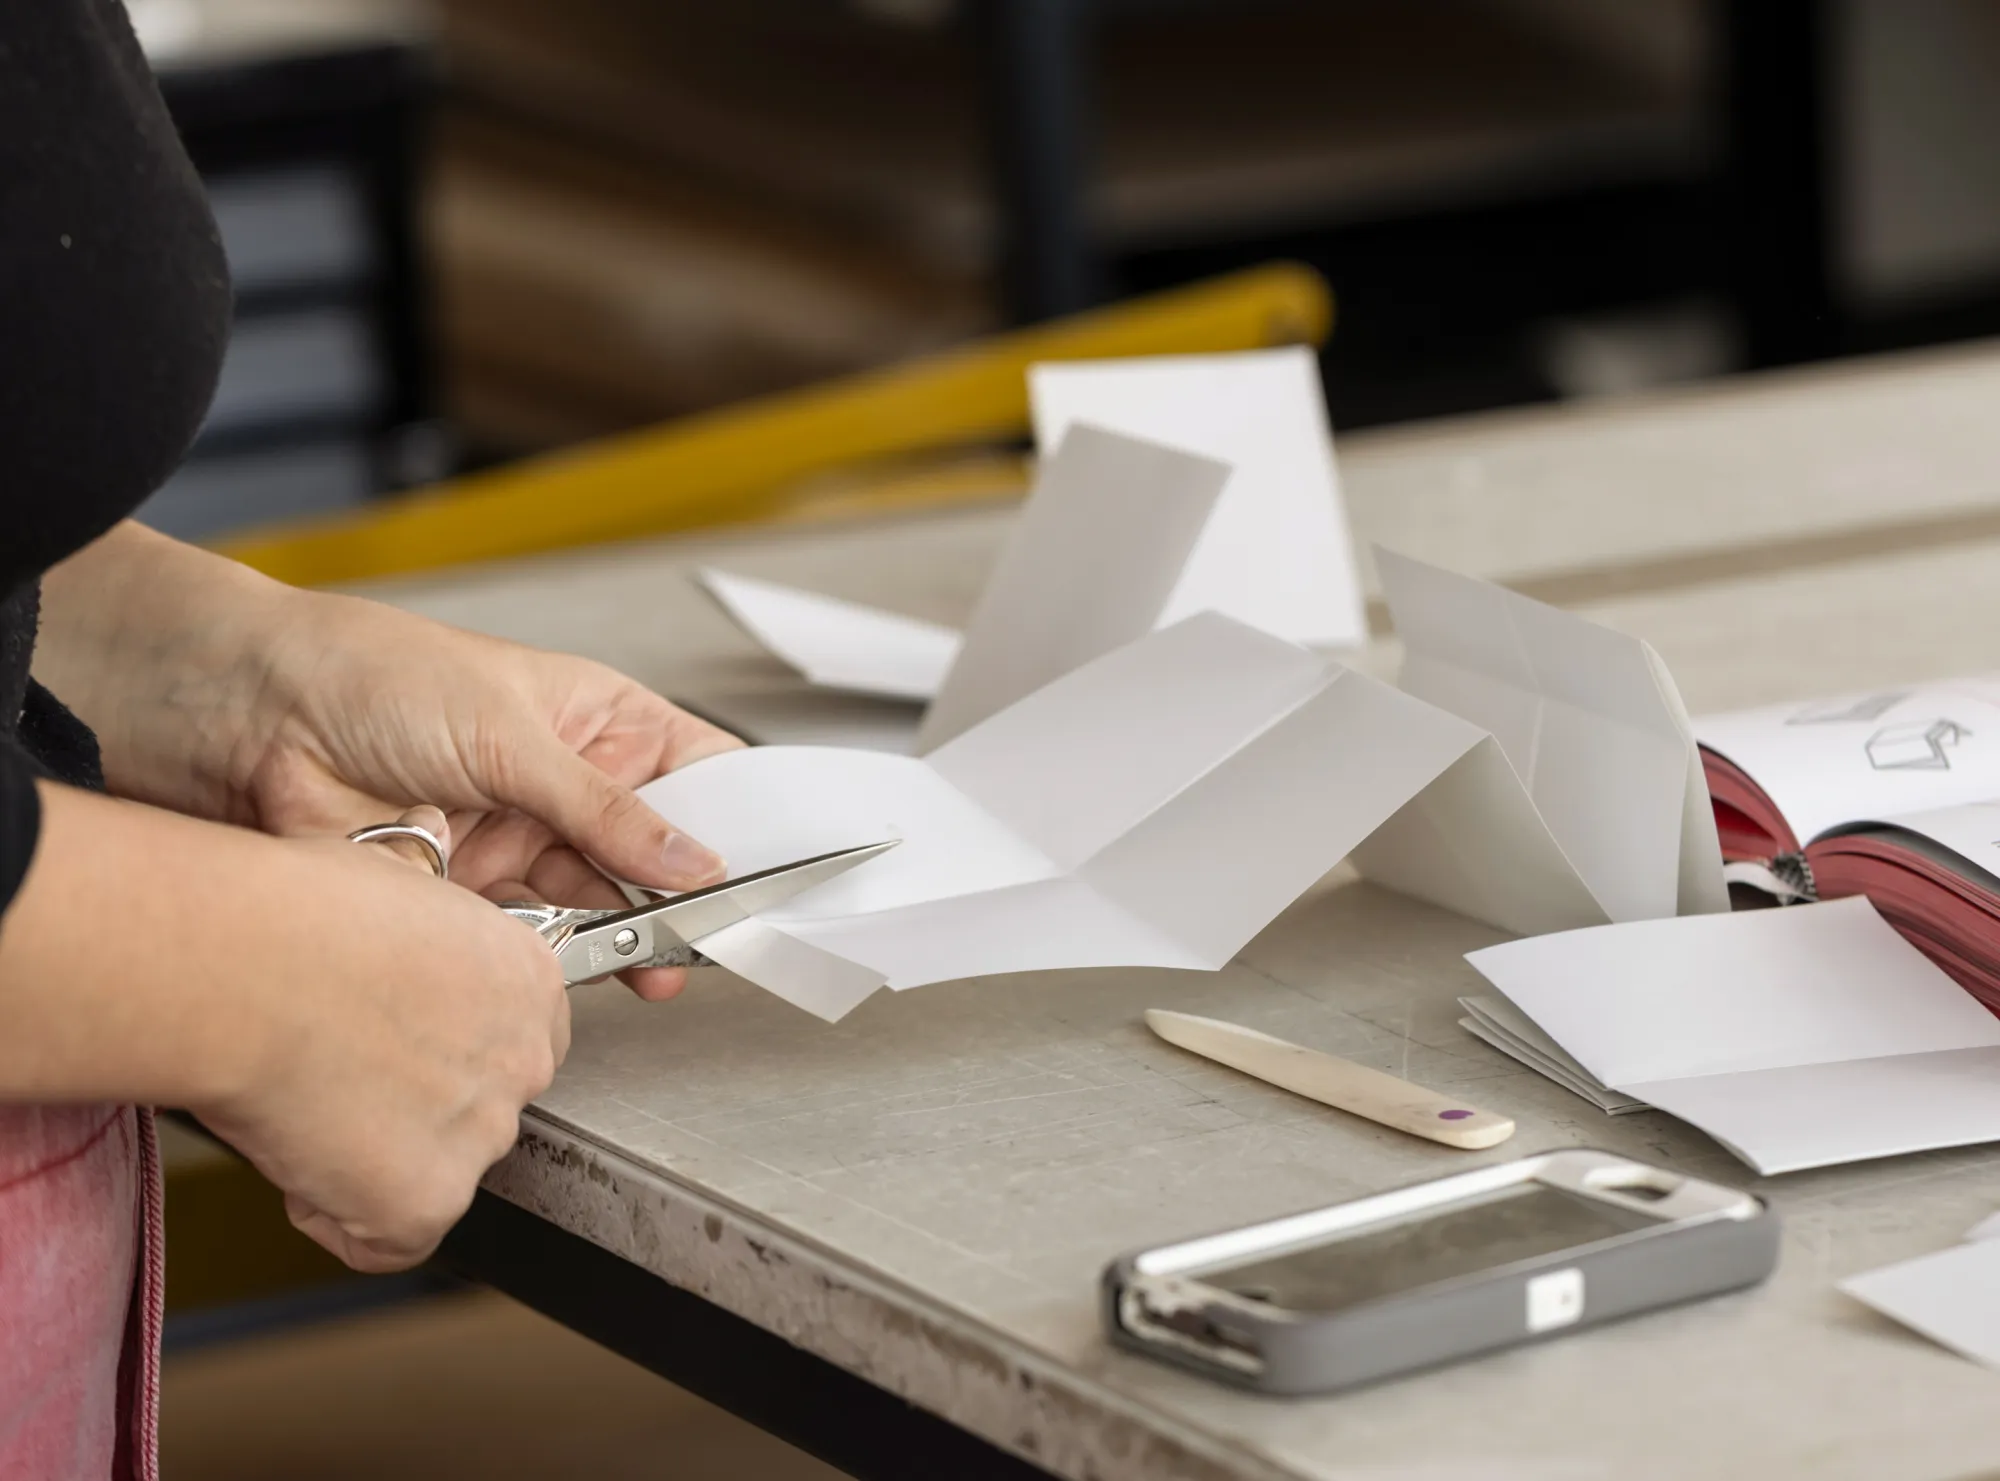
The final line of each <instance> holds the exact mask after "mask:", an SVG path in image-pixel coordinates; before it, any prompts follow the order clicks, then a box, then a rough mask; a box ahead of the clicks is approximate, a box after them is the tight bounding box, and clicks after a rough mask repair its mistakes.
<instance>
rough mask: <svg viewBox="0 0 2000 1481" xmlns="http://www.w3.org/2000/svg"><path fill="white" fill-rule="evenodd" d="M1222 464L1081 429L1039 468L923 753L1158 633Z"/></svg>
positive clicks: (925, 731)
mask: <svg viewBox="0 0 2000 1481" xmlns="http://www.w3.org/2000/svg"><path fill="white" fill-rule="evenodd" d="M1229 474H1230V470H1229V465H1228V464H1227V463H1218V462H1216V461H1215V460H1214V459H1213V458H1204V457H1197V456H1195V455H1194V454H1192V453H1185V452H1177V451H1175V450H1174V449H1172V448H1169V447H1162V446H1160V445H1159V444H1158V443H1153V442H1144V441H1141V440H1139V439H1137V438H1133V437H1125V436H1121V435H1119V434H1118V433H1115V432H1106V431H1104V430H1102V429H1101V428H1098V427H1093V426H1090V425H1088V424H1086V423H1081V422H1079V423H1077V424H1076V425H1074V426H1072V427H1071V428H1070V429H1069V432H1068V434H1067V435H1066V436H1065V437H1064V438H1063V440H1062V444H1061V446H1060V447H1058V448H1057V449H1056V451H1055V452H1054V454H1053V455H1052V456H1051V457H1049V458H1048V459H1047V461H1046V462H1044V463H1043V464H1042V468H1041V473H1040V476H1039V477H1037V478H1036V480H1035V488H1034V491H1033V492H1032V493H1031V494H1029V496H1028V501H1027V504H1026V505H1025V506H1024V507H1023V508H1022V510H1021V517H1020V519H1019V520H1018V521H1017V522H1016V523H1015V525H1014V530H1013V533H1012V534H1011V535H1009V536H1008V539H1007V544H1006V547H1005V548H1004V549H1003V550H1002V551H1001V553H1000V560H999V563H998V564H997V565H996V566H995V567H994V570H993V574H992V576H991V577H989V578H988V580H987V583H986V590H985V592H984V593H983V594H982V595H981V597H980V599H979V606H978V607H977V608H976V609H975V610H974V612H973V614H972V622H971V623H970V625H969V626H968V627H967V628H966V631H965V645H964V647H963V649H962V650H961V651H960V653H959V657H958V661H957V662H956V663H954V664H953V665H952V666H951V670H950V672H949V673H948V674H946V676H945V679H944V683H943V685H942V687H941V688H940V689H939V691H938V696H937V699H936V700H935V701H934V702H933V703H932V705H931V707H930V709H929V711H928V712H926V714H925V715H924V722H923V725H922V727H921V728H920V729H919V730H918V732H917V747H916V748H917V750H919V751H930V750H935V749H936V748H937V747H938V746H941V745H943V744H944V743H945V742H946V741H948V740H950V739H951V738H952V737H953V736H955V735H957V734H959V733H960V732H961V731H964V730H966V729H968V728H969V727H971V726H973V725H976V724H978V723H979V722H980V721H981V720H984V719H985V718H986V717H987V716H988V715H993V714H997V713H998V712H999V711H1001V710H1003V709H1005V708H1006V707H1007V706H1008V705H1010V704H1012V703H1013V702H1014V701H1015V700H1017V699H1020V698H1022V697H1023V696H1025V695H1028V694H1032V693H1033V692H1034V691H1035V690H1037V689H1039V688H1041V687H1042V685H1044V684H1046V683H1048V682H1049V681H1050V680H1051V679H1058V678H1061V677H1062V676H1063V675H1064V674H1066V673H1068V672H1069V671H1070V670H1071V669H1073V668H1077V667H1079V666H1081V665H1082V664H1085V663H1088V662H1089V661H1090V660H1091V659H1093V658H1096V657H1099V656H1100V655H1102V654H1105V653H1109V652H1110V651H1111V650H1112V649H1113V648H1121V647H1123V646H1124V645H1125V644H1127V643H1129V642H1131V641H1133V640H1134V639H1135V638H1141V637H1144V636H1145V635H1146V634H1147V633H1149V632H1151V631H1152V630H1153V628H1154V627H1155V626H1157V625H1158V622H1159V617H1160V612H1161V610H1162V609H1163V608H1164V607H1165V606H1166V604H1167V599H1168V597H1170V596H1171V595H1172V594H1173V590H1174V586H1175V583H1176V582H1177V581H1178V580H1179V578H1180V573H1181V572H1182V570H1183V569H1185V568H1186V566H1187V563H1188V558H1189V556H1190V555H1191V554H1192V553H1193V551H1194V549H1195V546H1196V544H1197V542H1198V541H1200V540H1201V538H1202V530H1203V529H1204V527H1205V526H1207V524H1208V523H1209V519H1210V516H1211V515H1212V514H1213V513H1214V511H1215V508H1216V500H1217V498H1218V496H1219V495H1220V494H1221V493H1222V490H1223V486H1224V485H1225V484H1226V483H1227V482H1228V481H1229Z"/></svg>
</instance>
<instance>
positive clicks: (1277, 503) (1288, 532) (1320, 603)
mask: <svg viewBox="0 0 2000 1481" xmlns="http://www.w3.org/2000/svg"><path fill="white" fill-rule="evenodd" d="M1028 394H1029V400H1030V402H1031V404H1032V406H1033V408H1034V419H1035V442H1036V445H1037V446H1038V447H1039V448H1040V449H1041V450H1042V452H1043V453H1044V454H1046V453H1048V452H1049V451H1050V450H1052V449H1054V448H1056V447H1058V446H1060V445H1061V443H1062V440H1063V437H1064V435H1065V434H1066V433H1067V432H1068V430H1069V429H1070V427H1071V426H1073V425H1074V424H1076V423H1078V422H1088V423H1091V424H1093V425H1095V426H1099V427H1105V428H1108V429H1110V430H1111V431H1114V432H1123V433H1125V434H1126V435H1128V436H1132V437H1143V438H1146V439H1148V440H1150V441H1153V442H1160V443H1164V444H1166V445H1167V446H1169V447H1176V448H1184V449H1186V450H1187V451H1189V452H1194V453H1201V454H1203V455H1205V456H1207V457H1211V458H1215V459H1218V460H1220V461H1222V462H1224V463H1228V464H1229V465H1231V466H1232V467H1233V468H1234V469H1235V470H1236V471H1235V474H1234V476H1233V477H1232V478H1231V479H1230V481H1229V486H1228V487H1227V488H1226V489H1225V490H1224V492H1223V495H1222V499H1221V502H1220V503H1219V504H1218V505H1217V507H1216V511H1215V518H1214V519H1213V520H1212V521H1211V522H1210V524H1209V527H1208V528H1207V530H1206V531H1204V532H1203V535H1202V539H1201V542H1200V544H1199V545H1198V546H1197V547H1196V548H1195V550H1194V552H1193V554H1192V555H1191V556H1190V558H1189V560H1188V562H1187V566H1186V569H1185V570H1184V571H1182V572H1181V573H1180V575H1179V577H1178V580H1177V581H1176V583H1175V587H1174V591H1173V594H1172V597H1171V599H1170V600H1169V601H1168V602H1167V604H1166V606H1165V608H1164V609H1163V610H1162V611H1161V613H1160V618H1159V620H1160V622H1161V623H1162V624H1166V623H1172V622H1176V621H1178V620H1180V619H1181V618H1183V617H1186V616H1189V615H1191V614H1193V613H1196V612H1202V611H1215V612H1222V613H1225V614H1227V615H1228V616H1231V617H1234V618H1236V619H1238V620H1239V621H1242V622H1246V623H1249V624H1250V625H1251V626H1253V627H1257V628H1261V629H1263V630H1264V631H1265V632H1269V633H1275V634H1277V635H1278V636H1279V637H1282V638H1289V639H1291V640H1292V641H1293V642H1296V643H1303V644H1307V645H1309V646H1314V647H1328V648H1358V647H1361V646H1363V645H1364V644H1365V643H1366V642H1367V641H1368V621H1367V613H1366V611H1365V608H1364V604H1363V600H1362V593H1361V580H1360V576H1359V574H1358V572H1357V570H1356V567H1355V561H1354V548H1353V542H1352V539H1351V537H1350V536H1349V533H1348V528H1347V514H1346V510H1345V507H1344V506H1343V503H1342V500H1341V493H1340V475H1339V471H1338V469H1337V468H1336V466H1335V463H1334V457H1333V432H1332V429H1331V428H1330V427H1329V426H1328V424H1327V419H1326V398H1325V393H1324V392H1323V391H1322V389H1321V387H1320V379H1319V362H1318V360H1317V359H1316V357H1315V356H1314V354H1313V352H1312V351H1311V350H1309V349H1306V348H1304V347H1301V346H1292V347H1288V348H1285V349H1276V350H1249V351H1244V352H1242V353H1239V354H1227V355H1153V356H1146V357H1144V358H1139V359H1129V360H1095V361H1061V362H1054V363H1049V364H1043V365H1036V366H1033V367H1031V368H1030V369H1029V371H1028Z"/></svg>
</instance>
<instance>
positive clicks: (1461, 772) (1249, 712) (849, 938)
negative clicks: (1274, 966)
mask: <svg viewBox="0 0 2000 1481" xmlns="http://www.w3.org/2000/svg"><path fill="white" fill-rule="evenodd" d="M640 795H641V796H642V797H643V798H644V799H645V800H646V801H647V803H649V804H650V805H651V806H653V807H654V808H655V809H656V810H658V811H659V812H660V813H661V814H662V815H663V816H665V817H667V818H670V819H672V820H673V821H674V822H675V824H676V825H677V826H679V827H683V828H686V829H687V830H688V831H689V832H690V833H692V834H693V835H694V836H696V837H698V838H702V839H704V840H705V841H707V842H708V843H710V844H712V845H713V846H715V847H717V848H719V849H720V850H721V851H722V852H723V854H724V855H725V856H726V857H728V858H729V860H730V862H731V864H732V865H733V866H734V867H735V868H736V869H737V870H738V871H739V872H747V871H750V870H755V869H761V868H767V867H770V866H773V865H777V864H781V863H784V862H786V861H788V860H791V859H796V858H801V857H805V856H808V855H811V854H817V853H824V852H827V851H829V850H831V849H836V848H842V847H847V846H851V845H854V844H860V843H868V842H873V841H876V840H878V839H882V838H900V839H902V840H903V846H902V847H901V848H898V849H896V850H895V851H894V852H892V853H890V854H888V855H886V856H884V857H883V858H881V859H879V860H876V861H873V862H871V863H869V864H868V865H866V866H864V867H863V868H860V869H856V870H852V871H850V872H849V873H847V874H844V875H842V876H841V877H840V878H838V879H836V880H833V881H830V882H829V883H827V884H825V885H822V886H820V887H819V888H817V889H815V890H812V891H809V892H807V893H806V894H803V895H800V896H798V897H796V898H795V899H793V900H790V901H788V902H786V903H785V904H784V905H782V906H779V907H778V908H776V909H773V910H770V911H767V912H765V913H764V914H763V915H761V916H760V917H759V918H758V920H757V922H755V923H754V924H755V925H756V926H757V927H759V928H760V930H759V931H742V932H737V933H736V934H735V935H733V936H729V937H728V939H726V940H723V941H722V942H721V943H720V946H721V950H720V951H719V952H717V953H712V955H715V956H716V959H717V960H718V961H721V962H723V964H724V965H726V966H729V967H731V968H732V969H733V970H736V971H737V972H739V973H740V974H741V975H743V976H745V977H748V978H750V979H751V980H752V981H756V982H760V983H762V984H764V985H765V986H767V987H769V988H771V989H772V990H773V991H775V992H778V993H779V994H780V995H782V996H784V997H786V998H787V999H788V1000H790V1001H793V1002H796V1003H798V1004H799V1005H800V1006H802V1007H806V1008H808V1009H809V1010H810V1011H813V1012H817V1013H820V1014H821V1015H822V1016H827V1017H833V1016H838V1014H839V1012H841V1011H845V1009H846V1008H847V1007H851V1006H852V1004H853V1002H854V1001H857V1000H858V997H859V996H860V995H862V994H863V992H864V989H865V987H866V985H867V984H868V983H869V982H871V981H872V982H882V983H886V985H888V986H889V987H891V988H898V989H900V988H908V987H915V986H920V985H922V984H924V983H927V982H935V981H940V980H944V979H948V978H962V977H975V976H988V975H994V974H998V973H1003V972H1015V971H1029V970H1035V969H1041V968H1054V967H1089V966H1156V967H1180V968H1188V969H1206V970H1213V969H1215V968H1218V967H1220V966H1222V965H1223V964H1224V963H1226V962H1227V961H1228V960H1229V958H1230V957H1231V956H1233V955H1234V954H1235V952H1236V951H1238V950H1239V949H1241V947H1242V946H1243V945H1244V943H1246V942H1247V941H1248V940H1249V939H1250V937H1251V936H1252V935H1254V934H1255V933H1256V932H1257V931H1258V930H1260V929H1262V928H1263V926H1264V925H1265V924H1267V923H1268V922H1269V921H1270V920H1271V919H1272V918H1273V917H1274V916H1276V915H1277V913H1278V912H1279V911H1281V910H1282V909H1284V908H1285V906H1287V905H1289V904H1290V903H1291V902H1292V901H1293V900H1294V899H1296V898H1297V897H1298V896H1299V895H1300V894H1301V893H1303V892H1304V891H1305V890H1307V889H1308V888H1310V887H1311V886H1312V884H1313V883H1314V882H1315V881H1317V880H1318V879H1319V878H1321V877H1322V876H1323V875H1324V874H1325V873H1326V872H1327V871H1328V870H1329V869H1331V868H1332V867H1333V866H1334V865H1335V864H1336V863H1338V862H1339V861H1340V859H1341V858H1342V857H1343V856H1344V855H1346V854H1347V853H1348V852H1349V851H1350V850H1351V849H1353V848H1354V846H1355V845H1356V844H1358V843H1360V842H1361V841H1362V840H1364V839H1366V838H1368V837H1369V836H1370V835H1371V834H1376V835H1382V836H1387V837H1390V838H1391V839H1398V838H1400V839H1401V840H1402V845H1401V846H1403V847H1405V848H1407V849H1408V850H1409V851H1410V852H1411V853H1412V854H1413V856H1414V854H1415V853H1416V852H1417V850H1418V847H1419V845H1420V844H1423V843H1425V841H1426V840H1429V841H1431V842H1433V843H1434V844H1435V846H1436V847H1437V848H1438V849H1439V850H1440V851H1441V855H1442V862H1441V863H1438V864H1434V865H1432V866H1431V867H1426V868H1423V869H1421V870H1420V871H1419V872H1420V873H1421V874H1422V876H1423V878H1424V881H1425V882H1426V883H1427V884H1429V885H1435V884H1436V882H1437V881H1439V880H1444V881H1446V882H1447V885H1449V884H1450V883H1451V882H1453V881H1459V880H1461V878H1462V879H1463V880H1469V881H1472V882H1473V883H1472V884H1471V885H1468V886H1467V887H1466V892H1467V898H1468V899H1469V900H1470V902H1471V903H1472V905H1473V906H1475V907H1478V906H1482V905H1487V906H1491V907H1492V908H1493V910H1494V912H1495V913H1496V915H1497V916H1504V917H1506V919H1505V920H1503V921H1501V922H1500V923H1502V924H1510V925H1517V926H1518V925H1521V924H1522V923H1524V922H1525V923H1527V924H1528V925H1529V926H1530V927H1531V928H1532V926H1533V925H1535V924H1543V925H1546V924H1549V923H1566V922H1567V920H1568V919H1569V916H1567V915H1565V913H1564V912H1565V911H1568V912H1575V911H1581V912H1584V913H1585V914H1586V918H1590V913H1591V912H1594V909H1595V907H1594V906H1593V905H1592V903H1591V901H1590V899H1589V896H1588V892H1586V891H1585V890H1584V889H1583V886H1582V882H1581V881H1580V880H1578V879H1576V877H1575V874H1574V872H1573V871H1570V870H1569V869H1568V866H1567V865H1566V864H1565V863H1564V862H1563V860H1562V858H1561V853H1560V850H1558V849H1556V847H1555V844H1554V840H1553V839H1552V838H1550V837H1549V836H1548V834H1547V830H1546V829H1545V828H1544V827H1543V826H1542V824H1541V822H1540V819H1539V818H1538V817H1537V816H1536V814H1535V812H1534V809H1533V806H1532V804H1530V803H1529V802H1528V800H1527V795H1526V793H1525V792H1524V791H1523V790H1522V789H1521V786H1520V783H1519V781H1518V780H1517V779H1516V778H1515V777H1514V775H1513V772H1512V771H1511V769H1510V768H1509V767H1508V765H1507V762H1506V759H1505V758H1504V757H1503V756H1501V754H1500V753H1499V750H1498V748H1497V747H1496V746H1495V745H1494V743H1493V741H1492V739H1491V738H1490V737H1488V736H1486V735H1484V734H1483V733H1482V732H1480V731H1479V730H1477V729H1476V728H1475V727H1473V726H1470V725H1468V724H1466V723H1465V722H1464V721H1462V720H1459V719H1458V718H1457V717H1455V716H1452V715H1448V714H1446V713H1445V712H1443V711H1442V710H1438V709H1436V708H1434V707H1432V706H1430V705H1426V704H1424V703H1423V702H1422V701H1420V700H1417V699H1413V698H1411V697H1410V696H1408V695H1406V694H1403V693H1401V692H1400V691H1398V690H1396V689H1393V688H1391V687H1389V686H1388V685H1385V684H1381V683H1378V682H1377V681H1375V680H1373V679H1370V678H1368V677H1367V676H1366V675H1363V674H1359V673H1355V672H1353V671H1351V670H1348V669H1345V668H1342V667H1340V666H1338V665H1336V664H1331V663H1328V662H1327V661H1325V660H1324V659H1321V658H1319V657H1317V656H1316V655H1314V654H1311V653H1309V652H1307V651H1305V650H1304V649H1302V648H1298V647H1295V646H1294V645H1292V644H1290V643H1286V642H1284V641H1282V640H1280V639H1277V638H1273V637H1271V636H1269V635H1268V634H1264V633H1260V632H1257V631H1255V630H1253V629H1251V628H1248V627H1245V626H1244V625H1242V624H1241V623H1238V622H1235V621H1233V620H1231V619H1229V618H1226V617H1222V616H1220V615H1217V614H1213V613H1210V614H1204V615H1202V616H1199V617H1194V618H1190V619H1189V620H1188V621H1186V622H1183V623H1180V624H1178V625H1176V626H1175V627H1172V628H1169V629H1166V630H1164V631H1162V632H1157V633H1153V634H1151V635H1149V636H1148V637H1146V638H1144V639H1142V640H1140V641H1139V642H1136V643H1133V644H1130V645H1128V646H1126V647H1124V648H1121V649H1118V650H1116V651H1115V652H1113V653H1110V654H1108V655H1106V656H1104V657H1102V658H1100V659H1097V660H1095V661H1093V662H1092V663H1089V664H1086V665H1085V666H1084V667H1082V668H1080V669H1077V670H1075V671H1073V672H1071V673H1069V674H1066V675H1065V676H1063V677H1062V678H1060V679H1057V680H1055V681H1054V682H1053V683H1050V684H1048V685H1045V686H1044V687H1043V688H1041V689H1039V690H1037V691H1036V692H1035V693H1033V694H1031V695H1029V696H1027V697H1026V698H1024V699H1022V700H1019V701H1017V702H1016V703H1014V704H1013V705H1010V706H1009V707H1008V708H1006V709H1005V710H1003V711H1001V712H1000V713H999V714H997V715H995V716H993V717H992V718H990V719H988V720H986V721H984V722H983V723H981V724H979V725H976V726H974V727H973V728H972V729H970V730H968V731H966V732H965V733H964V734H963V735H961V736H959V737H958V738H957V739H955V740H953V741H950V742H948V743H947V744H946V745H944V746H942V747H940V748H939V749H938V750H937V751H935V752H933V753H931V754H930V755H929V756H926V757H922V758H917V757H910V756H890V755H880V754H873V753H867V752H859V751H850V750H839V749H830V748H829V749H813V748H789V747H759V748H753V749H750V750H746V751H737V752H730V753H727V754H724V755H721V756H715V757H711V758H709V759H707V760H705V761H701V762H697V763H696V764H694V765H692V766H689V767H685V768H683V769H682V770H680V771H677V772H674V773H672V774H671V775H669V776H666V777H662V778H661V779H660V780H658V781H656V782H653V783H651V784H650V785H648V786H647V787H645V788H643V789H642V790H641V793H640ZM1551 881H1553V883H1552V882H1551ZM1552 899H1553V900H1554V901H1555V902H1556V905H1555V907H1554V909H1553V911H1552V909H1551V904H1550V902H1551V900H1552ZM762 931H769V932H775V933H778V934H781V935H783V936H785V937H789V938H791V939H792V940H793V941H795V942H797V943H801V944H802V945H804V946H806V947H811V948H814V951H810V952H807V951H801V952H788V951H786V950H785V949H784V948H783V947H782V946H781V944H780V943H777V942H774V941H772V940H770V939H769V938H768V937H767V936H765V935H763V934H761V932H762ZM739 937H740V938H742V939H740V940H739V939H738V938H739ZM704 944H706V943H704Z"/></svg>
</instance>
